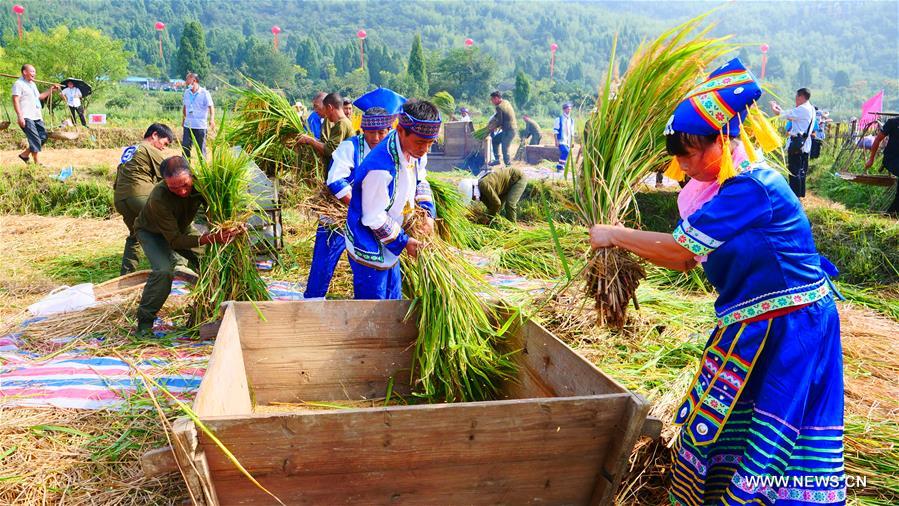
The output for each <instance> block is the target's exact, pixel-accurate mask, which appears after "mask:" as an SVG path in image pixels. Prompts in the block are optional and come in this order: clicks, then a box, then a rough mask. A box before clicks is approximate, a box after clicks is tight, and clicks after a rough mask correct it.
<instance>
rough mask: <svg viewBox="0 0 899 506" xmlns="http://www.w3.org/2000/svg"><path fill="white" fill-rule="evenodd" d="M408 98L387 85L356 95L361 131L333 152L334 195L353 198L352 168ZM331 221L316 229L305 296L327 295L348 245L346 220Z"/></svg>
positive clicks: (331, 180) (331, 177)
mask: <svg viewBox="0 0 899 506" xmlns="http://www.w3.org/2000/svg"><path fill="white" fill-rule="evenodd" d="M405 101H406V99H405V97H403V96H402V95H399V94H397V93H394V92H393V91H391V90H388V89H386V88H378V89H376V90H374V91H371V92H369V93H366V94H365V95H363V96H361V97H359V98H358V99H356V101H355V102H354V104H355V105H356V107H358V108H360V109H362V110H363V111H365V112H364V113H363V115H362V133H361V134H359V135H356V136H353V137H350V138H349V139H347V140H345V141H343V142H341V143H340V144H339V145H338V146H337V149H335V150H334V152H333V153H331V159H332V162H331V167H330V168H329V169H328V178H327V184H328V189H329V190H330V191H331V194H332V195H333V196H334V198H336V199H337V200H340V201H341V202H343V203H344V204H347V205H348V204H349V203H350V202H351V200H352V190H353V171H354V170H355V169H356V168H357V167H358V166H359V165H360V164H361V163H362V160H363V159H364V158H365V157H366V156H367V155H368V154H369V153H370V152H371V150H372V149H373V148H374V147H375V146H377V145H378V143H379V142H381V141H382V140H383V139H384V137H386V136H387V133H388V132H389V131H390V128H391V126H392V125H393V122H394V121H395V120H396V115H397V113H398V112H399V111H400V108H401V107H402V105H403V103H404V102H405ZM332 225H333V226H319V227H318V230H317V231H316V233H315V248H314V250H313V252H312V264H311V265H310V266H309V278H308V281H307V283H306V291H305V292H304V293H303V298H305V299H321V298H324V297H325V295H327V293H328V288H329V287H330V286H331V278H333V277H334V269H335V268H336V267H337V262H338V261H339V260H340V256H341V255H343V251H344V250H345V249H346V241H345V240H344V238H343V235H342V231H343V224H342V223H341V224H332Z"/></svg>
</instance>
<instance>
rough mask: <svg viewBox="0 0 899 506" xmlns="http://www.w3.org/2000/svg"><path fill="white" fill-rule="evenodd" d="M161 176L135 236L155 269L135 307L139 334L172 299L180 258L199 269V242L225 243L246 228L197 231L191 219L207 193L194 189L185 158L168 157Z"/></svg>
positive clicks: (137, 222)
mask: <svg viewBox="0 0 899 506" xmlns="http://www.w3.org/2000/svg"><path fill="white" fill-rule="evenodd" d="M161 174H162V178H163V181H162V182H161V183H158V184H157V185H156V186H154V187H153V191H151V192H150V195H149V197H147V203H146V204H145V205H144V208H143V209H142V210H141V212H140V214H139V215H138V216H137V219H136V220H135V221H134V228H135V231H136V234H137V239H138V241H140V245H141V247H142V248H143V250H144V254H145V255H147V259H148V260H149V261H150V265H151V266H152V268H153V272H151V273H150V276H149V277H148V278H147V284H146V285H145V286H144V291H143V294H141V298H140V305H139V306H138V308H137V330H138V332H139V333H142V332H148V331H150V330H151V329H152V328H153V320H155V319H156V313H158V312H159V310H160V309H161V308H162V305H163V304H165V301H166V299H168V297H169V293H170V292H171V290H172V279H174V273H175V262H176V257H177V256H180V257H182V258H184V259H186V261H187V263H188V265H190V266H191V267H193V268H194V269H196V268H197V267H198V266H199V258H198V256H197V255H198V253H200V252H201V250H200V246H204V245H206V244H226V243H228V242H229V241H231V239H233V238H234V237H236V236H237V235H239V234H241V233H243V232H244V229H242V228H236V229H227V230H221V231H219V232H216V233H214V234H200V233H198V231H197V230H196V229H194V227H193V221H194V218H195V217H196V215H197V210H198V209H199V208H200V206H201V205H202V204H203V197H202V196H200V194H199V193H198V192H197V191H195V190H194V179H193V176H192V175H191V173H190V166H189V165H188V163H187V160H186V159H185V158H184V157H181V156H173V157H171V158H166V159H165V160H164V161H163V162H162V165H161Z"/></svg>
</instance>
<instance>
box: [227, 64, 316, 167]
mask: <svg viewBox="0 0 899 506" xmlns="http://www.w3.org/2000/svg"><path fill="white" fill-rule="evenodd" d="M246 80H247V83H248V84H249V88H246V89H240V90H238V93H239V94H240V98H239V99H238V100H237V103H236V104H235V105H234V113H235V115H236V118H235V121H232V122H231V126H230V128H228V129H223V131H225V138H226V140H227V141H228V143H229V144H231V145H233V146H241V147H242V148H243V149H244V150H245V151H246V152H247V153H251V154H252V156H253V159H254V160H255V161H256V163H257V164H258V165H259V166H260V167H261V168H263V169H264V170H265V171H266V172H268V173H269V174H272V175H276V176H278V177H281V175H282V174H283V173H284V172H286V171H295V172H296V173H297V175H298V176H299V177H300V178H301V179H305V180H310V179H314V180H318V181H321V180H322V178H323V169H322V167H321V163H320V161H319V157H318V156H316V154H315V152H314V151H313V149H312V147H310V146H307V145H297V144H296V138H297V137H298V136H299V135H302V134H309V133H310V132H309V130H308V129H307V128H306V124H305V122H304V120H303V118H302V117H301V116H300V114H299V113H298V112H297V111H296V109H294V107H293V106H292V105H291V104H290V102H288V101H287V99H286V98H284V97H283V96H281V95H280V94H278V93H277V92H276V91H274V90H272V89H271V88H269V87H267V86H265V85H264V84H262V83H260V82H258V81H254V80H252V79H250V78H246Z"/></svg>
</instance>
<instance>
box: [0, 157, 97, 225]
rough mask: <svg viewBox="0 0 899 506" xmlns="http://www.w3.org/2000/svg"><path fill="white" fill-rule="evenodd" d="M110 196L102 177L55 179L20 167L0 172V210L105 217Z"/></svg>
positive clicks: (4, 211)
mask: <svg viewBox="0 0 899 506" xmlns="http://www.w3.org/2000/svg"><path fill="white" fill-rule="evenodd" d="M112 196H113V193H112V185H111V184H109V183H107V182H106V181H96V180H89V181H77V180H75V181H73V180H71V179H70V180H67V181H56V180H53V179H50V178H45V177H43V176H37V177H35V175H34V174H33V173H31V172H30V171H28V170H27V169H23V168H20V169H17V170H13V171H8V172H4V173H2V174H0V213H6V214H40V215H44V216H75V217H82V218H108V217H110V216H112V214H113V203H112Z"/></svg>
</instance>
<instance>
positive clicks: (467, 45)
mask: <svg viewBox="0 0 899 506" xmlns="http://www.w3.org/2000/svg"><path fill="white" fill-rule="evenodd" d="M473 45H474V40H472V39H465V47H471V46H473Z"/></svg>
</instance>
